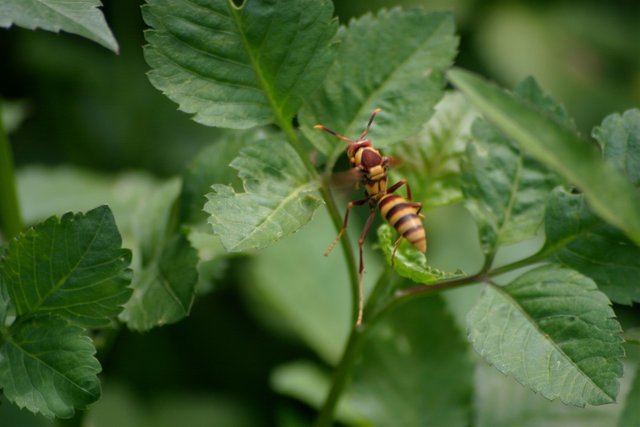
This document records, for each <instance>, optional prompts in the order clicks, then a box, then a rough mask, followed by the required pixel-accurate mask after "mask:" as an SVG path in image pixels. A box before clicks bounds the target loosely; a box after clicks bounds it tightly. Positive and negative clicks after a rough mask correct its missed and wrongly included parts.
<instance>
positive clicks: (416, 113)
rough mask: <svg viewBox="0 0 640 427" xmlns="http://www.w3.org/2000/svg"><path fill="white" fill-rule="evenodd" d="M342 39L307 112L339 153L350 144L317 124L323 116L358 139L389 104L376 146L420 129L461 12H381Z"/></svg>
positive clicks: (318, 142)
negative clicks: (455, 16) (455, 14)
mask: <svg viewBox="0 0 640 427" xmlns="http://www.w3.org/2000/svg"><path fill="white" fill-rule="evenodd" d="M400 29H401V30H400ZM339 41H340V46H339V51H338V54H337V58H336V60H335V62H334V63H333V66H332V67H331V69H330V70H329V72H328V73H327V78H326V79H325V81H324V85H323V86H322V89H321V90H319V91H317V92H316V93H315V94H314V95H313V96H312V97H311V98H310V99H309V100H308V102H307V103H305V106H304V108H303V110H302V111H301V113H300V123H301V128H302V131H303V132H304V134H305V136H306V137H307V138H309V139H310V140H311V141H312V142H313V144H314V145H315V146H316V147H317V148H318V149H319V150H320V151H321V152H322V153H325V154H333V155H336V154H337V153H340V152H341V151H342V150H343V149H344V143H343V142H341V141H338V140H336V139H335V138H333V137H331V136H330V135H327V134H325V133H324V132H320V131H317V130H314V129H312V127H313V126H314V125H316V124H318V123H320V124H323V125H326V126H328V127H329V128H331V129H333V130H334V131H336V132H338V133H340V134H342V135H344V136H347V137H349V138H357V137H358V136H359V135H360V134H361V133H362V131H363V130H364V127H365V125H366V124H367V120H368V119H369V116H370V115H371V112H372V111H373V110H374V109H375V108H382V110H383V111H382V113H380V117H379V119H376V123H375V125H374V126H373V128H372V129H371V138H372V140H373V141H374V144H375V145H376V146H385V145H387V144H389V143H392V142H397V141H400V140H402V139H404V138H406V137H407V136H410V135H413V134H415V133H416V132H418V130H419V129H420V126H422V124H423V123H424V122H425V121H426V120H427V119H428V118H429V116H431V114H432V113H433V107H434V105H435V104H436V102H437V101H438V100H439V99H440V98H441V97H442V94H443V88H444V70H445V69H446V68H447V67H449V65H450V64H451V62H452V61H453V57H454V55H455V52H456V47H457V44H458V39H457V38H456V37H455V36H454V23H453V16H452V15H451V14H449V13H430V12H426V11H424V10H420V9H413V10H408V11H402V10H400V9H392V10H390V11H380V12H378V14H377V15H376V16H372V15H365V16H363V17H361V18H359V19H357V20H352V21H351V22H350V23H349V26H348V28H346V29H345V31H343V32H342V33H341V34H340V37H339Z"/></svg>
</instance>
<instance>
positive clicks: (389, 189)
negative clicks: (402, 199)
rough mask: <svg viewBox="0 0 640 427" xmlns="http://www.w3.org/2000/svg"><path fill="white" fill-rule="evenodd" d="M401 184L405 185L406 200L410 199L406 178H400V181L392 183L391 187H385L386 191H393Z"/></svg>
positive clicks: (409, 189) (409, 188)
mask: <svg viewBox="0 0 640 427" xmlns="http://www.w3.org/2000/svg"><path fill="white" fill-rule="evenodd" d="M403 185H404V186H406V187H407V200H411V187H409V183H408V182H407V180H406V179H401V180H400V181H398V182H396V183H395V184H393V185H392V186H391V187H389V188H387V193H393V192H395V191H396V190H397V189H398V188H400V187H402V186H403Z"/></svg>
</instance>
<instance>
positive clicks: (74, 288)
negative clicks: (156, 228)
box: [0, 206, 131, 327]
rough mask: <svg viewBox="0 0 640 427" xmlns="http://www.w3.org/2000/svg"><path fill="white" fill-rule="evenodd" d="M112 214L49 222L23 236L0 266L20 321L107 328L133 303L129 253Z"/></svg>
mask: <svg viewBox="0 0 640 427" xmlns="http://www.w3.org/2000/svg"><path fill="white" fill-rule="evenodd" d="M121 243H122V240H121V238H120V234H119V232H118V229H117V228H116V224H115V221H114V219H113V215H112V214H111V210H110V209H109V208H108V207H106V206H102V207H99V208H96V209H93V210H91V211H89V212H87V213H86V214H70V213H69V214H66V215H64V216H63V217H62V218H61V219H59V218H57V217H51V218H49V219H48V220H47V221H45V222H44V223H41V224H38V225H37V226H35V227H33V228H31V229H29V230H27V231H25V232H24V233H22V234H21V235H20V236H18V238H17V239H15V240H14V241H13V242H12V243H11V245H10V246H9V250H8V251H7V253H6V255H5V257H4V258H3V259H2V261H1V262H0V276H2V277H3V282H4V284H5V286H6V287H7V290H8V293H9V295H10V296H11V300H12V302H13V304H14V305H15V308H16V314H17V315H18V316H27V315H36V314H40V313H44V314H51V313H55V314H58V315H60V316H63V317H65V318H67V319H68V320H70V321H71V322H74V323H77V324H80V325H83V326H87V327H99V326H106V325H108V324H109V322H110V318H112V317H114V316H116V315H117V314H118V313H119V312H120V311H121V310H122V305H123V304H124V303H125V302H126V301H127V300H128V299H129V297H130V295H131V289H129V288H128V287H127V286H128V284H129V282H130V281H131V271H130V270H128V269H127V267H128V266H129V263H130V262H131V252H130V251H129V250H127V249H122V248H121Z"/></svg>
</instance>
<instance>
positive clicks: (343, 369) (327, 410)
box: [315, 323, 366, 427]
mask: <svg viewBox="0 0 640 427" xmlns="http://www.w3.org/2000/svg"><path fill="white" fill-rule="evenodd" d="M365 332H366V327H356V326H355V323H354V326H353V327H352V328H351V334H350V335H349V340H348V341H347V345H346V346H345V348H344V352H343V353H342V358H341V359H340V362H339V363H338V366H336V369H335V370H334V372H333V377H332V378H331V388H330V389H329V393H328V394H327V398H326V399H325V401H324V405H322V409H321V410H320V414H318V418H317V419H316V422H315V427H330V426H332V425H333V413H334V412H335V409H336V406H337V404H338V401H339V400H340V395H341V394H342V391H343V390H344V387H345V385H346V384H347V380H348V379H349V376H350V374H351V367H352V365H353V362H354V361H355V357H356V356H357V355H358V352H359V350H360V345H361V344H362V338H363V337H364V336H365Z"/></svg>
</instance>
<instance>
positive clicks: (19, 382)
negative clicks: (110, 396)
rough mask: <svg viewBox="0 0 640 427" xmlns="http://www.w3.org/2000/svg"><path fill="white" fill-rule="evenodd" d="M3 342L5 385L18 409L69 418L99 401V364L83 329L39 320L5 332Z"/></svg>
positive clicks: (0, 366) (0, 373) (0, 364)
mask: <svg viewBox="0 0 640 427" xmlns="http://www.w3.org/2000/svg"><path fill="white" fill-rule="evenodd" d="M0 342H1V343H2V344H1V346H0V386H1V387H2V392H3V393H4V395H5V396H6V397H7V398H8V399H9V400H10V401H12V402H13V403H15V404H16V405H18V406H19V407H21V408H27V409H28V410H30V411H32V412H35V413H40V414H42V415H44V416H46V417H49V418H53V417H54V416H55V417H59V418H69V417H71V416H73V414H74V412H75V409H84V408H85V407H86V406H87V405H88V404H89V403H91V402H94V401H95V400H97V399H98V397H100V382H99V381H98V377H97V374H98V372H100V364H99V363H98V361H97V360H96V359H95V358H94V357H93V356H94V354H95V348H94V347H93V345H92V344H91V340H90V339H89V338H88V337H87V336H86V335H84V334H83V330H82V328H80V327H79V326H74V325H71V324H69V323H68V322H67V321H65V320H64V319H62V318H60V317H57V316H44V315H38V316H35V317H31V318H30V319H29V320H28V321H25V322H20V321H19V322H16V323H15V324H14V325H13V326H11V328H9V329H4V330H3V333H2V340H1V341H0ZM74 408H75V409H74Z"/></svg>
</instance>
